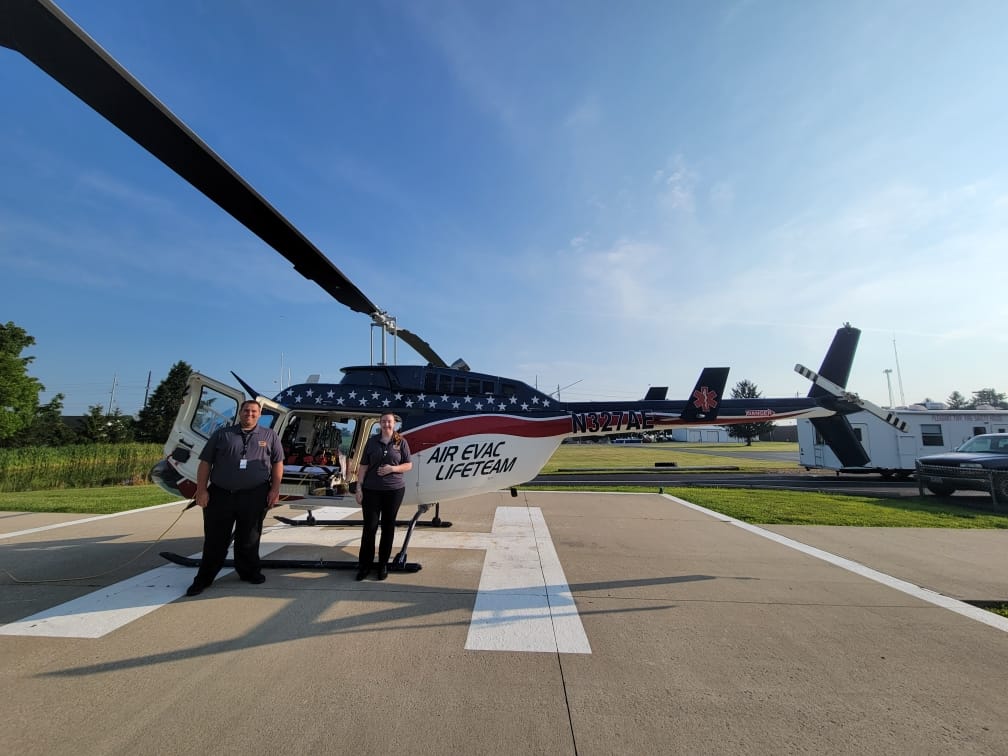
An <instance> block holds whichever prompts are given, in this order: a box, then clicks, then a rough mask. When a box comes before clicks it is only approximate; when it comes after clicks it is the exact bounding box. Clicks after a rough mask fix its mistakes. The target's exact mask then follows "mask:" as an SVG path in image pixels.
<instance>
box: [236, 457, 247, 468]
mask: <svg viewBox="0 0 1008 756" xmlns="http://www.w3.org/2000/svg"><path fill="white" fill-rule="evenodd" d="M246 467H248V460H247V459H242V460H239V461H238V469H239V470H244V469H245V468H246Z"/></svg>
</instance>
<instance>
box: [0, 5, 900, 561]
mask: <svg viewBox="0 0 1008 756" xmlns="http://www.w3.org/2000/svg"><path fill="white" fill-rule="evenodd" d="M0 21H2V23H0V45H3V46H5V47H8V48H11V49H13V50H15V51H18V52H20V53H21V54H23V55H24V56H25V57H27V58H28V59H29V60H31V61H32V62H33V63H35V64H36V65H37V66H38V67H39V68H41V69H42V70H43V71H45V72H46V73H48V74H49V75H50V76H51V77H53V78H54V79H55V80H56V81H58V82H59V83H60V84H62V85H63V86H64V87H66V88H67V89H69V90H70V91H71V92H73V93H74V94H75V95H77V96H78V97H79V98H80V99H81V100H82V101H84V102H85V103H86V104H87V105H89V106H90V107H91V108H93V109H94V110H95V111H97V112H98V113H99V114H101V115H102V116H103V117H105V118H106V119H107V120H108V121H109V122H111V123H112V124H113V125H114V126H116V127H117V128H119V129H120V130H121V131H123V132H124V133H125V134H126V135H128V136H129V137H130V138H132V139H133V140H134V141H136V142H137V143H138V144H140V145H141V146H142V147H144V148H145V149H146V150H148V151H149V152H150V153H151V154H152V155H154V156H155V157H156V158H158V159H159V160H161V161H162V162H163V163H164V164H165V165H167V166H168V167H169V168H171V169H172V170H174V171H175V172H176V173H177V174H178V175H179V176H181V177H182V178H183V179H185V180H186V181H188V182H189V183H190V184H191V185H192V186H193V187H195V188H196V189H198V190H199V191H201V192H202V193H203V194H204V195H206V196H207V197H208V198H209V199H211V200H212V201H213V202H215V203H216V204H217V205H218V206H220V207H221V208H222V209H223V210H224V211H225V212H227V213H228V214H229V215H231V216H232V217H234V218H235V219H236V220H237V221H238V222H240V223H241V224H242V225H244V226H245V227H246V228H248V229H249V230H250V231H252V232H253V233H254V234H256V235H257V236H258V237H260V238H261V239H262V240H263V241H264V242H266V243H267V244H268V245H269V246H270V247H272V248H273V249H274V250H275V251H277V252H278V253H279V254H280V255H282V256H283V257H284V258H286V259H287V260H288V261H289V262H290V263H291V264H292V265H293V266H294V269H295V270H296V271H297V272H298V273H300V274H301V275H302V276H304V277H305V278H307V279H309V280H311V281H313V282H314V283H316V284H317V285H318V286H320V287H321V288H322V289H323V290H324V291H326V292H327V293H329V294H330V295H331V296H332V297H333V298H334V299H336V301H338V302H339V303H341V304H343V305H344V306H346V307H348V308H350V309H351V310H353V311H355V312H359V313H362V314H364V315H366V316H368V317H369V318H370V319H371V322H372V326H371V327H372V328H376V327H377V328H378V329H380V332H381V355H380V360H379V361H378V362H377V363H373V364H370V365H359V366H351V367H345V368H343V373H344V376H343V378H342V380H341V381H339V382H338V383H322V382H319V381H318V379H317V377H313V378H312V379H309V380H308V381H306V382H305V383H301V384H297V385H291V386H288V387H286V388H285V389H283V390H282V391H281V392H280V393H277V394H275V395H274V396H272V397H266V396H263V395H261V394H260V393H259V392H257V391H256V390H255V389H253V388H252V387H251V386H249V385H248V384H246V383H245V382H244V381H242V380H241V379H240V378H238V376H237V375H235V378H236V380H237V381H238V382H239V384H241V389H237V388H233V387H231V386H229V385H227V384H225V383H222V382H220V381H217V380H215V379H212V378H210V377H208V376H204V375H202V374H199V373H195V374H193V375H192V377H191V378H190V380H189V383H188V385H187V388H186V391H185V394H184V397H183V400H182V405H181V407H180V410H179V413H178V416H177V418H176V421H175V425H174V427H173V429H172V432H171V434H170V436H169V438H168V440H167V441H166V444H165V452H164V453H165V457H164V459H163V460H162V461H161V462H159V463H158V464H157V465H156V466H155V468H154V470H153V471H152V478H153V480H154V481H155V482H157V483H158V485H160V486H161V487H162V488H164V489H165V490H167V491H170V492H172V493H175V494H178V495H180V496H182V497H183V498H192V497H193V496H194V494H195V488H196V484H195V480H196V468H197V465H198V459H199V453H200V451H201V449H202V447H203V445H204V444H205V443H206V441H207V440H208V438H209V436H210V434H211V433H212V432H213V431H214V430H216V429H217V428H219V427H221V426H222V425H226V424H232V423H234V422H235V419H236V418H237V415H238V408H239V406H240V404H241V402H242V401H243V400H244V399H245V398H246V394H247V395H248V397H249V398H254V399H256V400H257V401H258V402H259V403H260V405H261V406H262V408H263V411H262V417H261V420H260V422H261V423H264V424H268V425H270V426H271V427H273V428H274V429H275V430H276V431H277V432H278V433H279V434H280V436H281V439H282V440H283V442H284V446H285V453H286V454H287V459H286V464H285V472H284V478H283V482H282V485H281V500H283V501H285V502H287V503H289V504H290V505H291V506H294V507H299V508H303V509H306V510H307V512H308V514H307V517H306V518H305V519H304V520H293V519H285V518H280V519H281V520H282V521H284V522H286V523H287V524H291V525H321V524H334V523H332V522H330V521H326V520H320V519H316V518H315V517H314V515H313V511H314V510H317V509H319V508H323V507H327V506H332V505H334V504H339V503H341V502H342V501H344V498H345V497H346V496H347V494H348V493H350V492H352V491H353V490H354V487H355V486H356V478H355V475H356V469H357V466H358V464H359V462H360V456H361V454H362V452H363V448H364V444H365V442H366V440H367V438H368V437H369V436H370V434H372V433H373V432H375V430H376V429H377V424H378V421H379V418H380V416H381V415H382V414H383V413H386V412H392V413H394V414H395V415H396V417H397V419H398V421H399V422H400V429H399V430H400V432H401V433H402V435H403V436H404V437H405V438H406V439H407V442H408V443H409V447H410V450H411V453H412V456H413V461H414V464H413V469H412V470H411V471H410V472H409V473H406V476H405V477H406V495H405V498H404V501H403V503H404V504H405V505H407V506H415V507H416V513H415V514H414V515H413V517H412V519H411V520H410V521H409V522H408V530H407V532H406V536H405V542H404V544H403V546H402V550H401V551H400V552H399V554H398V555H397V556H396V557H395V559H394V561H393V564H392V568H393V569H411V568H418V566H417V565H412V566H411V565H410V564H409V563H407V561H406V547H407V545H408V543H409V539H410V536H411V535H412V533H413V529H414V527H415V526H416V525H417V524H418V523H419V522H420V520H419V518H420V516H421V515H423V514H425V513H426V512H428V511H429V509H430V508H431V507H434V516H433V519H432V520H431V521H430V522H429V523H427V524H429V525H432V526H435V527H437V526H440V527H447V526H449V525H450V524H451V523H449V522H445V521H443V520H441V518H440V504H441V503H442V502H445V501H450V500H455V499H463V498H466V497H470V496H474V495H477V494H481V493H486V492H490V491H500V490H505V489H509V488H510V489H511V491H512V494H513V495H516V491H515V489H514V487H515V486H517V485H519V484H522V483H525V482H527V481H529V480H531V479H532V478H534V477H535V476H536V475H537V474H538V472H539V471H540V470H541V469H542V467H543V466H544V465H545V464H546V462H547V461H548V460H549V458H550V456H551V455H552V454H553V453H554V451H556V449H557V447H558V446H559V445H560V444H561V443H562V442H563V441H564V440H566V439H569V438H575V439H577V438H591V437H602V436H608V435H611V434H618V433H631V432H633V433H645V432H652V431H654V432H658V431H660V430H662V429H667V428H671V427H675V426H681V425H709V424H712V423H715V422H716V423H717V424H719V425H734V424H742V423H754V422H777V421H782V420H794V419H797V418H810V419H811V421H812V423H813V425H815V427H816V429H817V430H818V431H819V433H820V434H821V435H822V436H823V438H824V440H825V441H826V443H827V444H828V445H829V446H830V447H831V448H832V449H833V451H834V452H835V453H836V455H837V457H838V458H839V459H840V460H841V461H842V463H843V464H844V465H847V466H858V465H863V464H865V463H866V462H867V461H868V456H867V454H866V453H865V450H864V448H863V447H862V446H861V444H860V442H859V440H858V439H857V437H856V435H855V433H854V431H853V429H852V428H851V425H850V423H849V422H848V421H847V418H846V416H847V415H849V414H852V413H854V412H858V411H862V410H864V411H868V412H871V413H872V414H875V415H877V416H879V417H881V418H883V419H884V420H886V422H889V423H891V424H893V425H896V426H897V427H899V425H900V423H901V421H900V420H899V418H898V417H896V416H895V415H893V414H892V413H891V412H888V411H887V410H884V409H882V408H880V407H877V406H876V405H874V404H872V403H870V402H867V401H866V400H862V399H860V398H859V397H858V396H857V395H856V394H853V393H850V392H848V391H847V390H846V383H847V379H848V376H849V373H850V369H851V365H852V363H853V359H854V353H855V351H856V348H857V342H858V338H859V335H860V331H859V330H858V329H856V328H853V327H852V326H850V325H849V324H845V325H844V326H843V327H841V328H840V329H839V330H838V331H837V332H836V335H835V336H834V339H833V342H832V344H831V346H830V348H829V350H828V352H827V354H826V357H825V359H824V360H823V363H822V366H821V367H820V369H819V371H818V372H815V371H812V370H809V369H808V368H804V367H803V366H801V365H797V366H796V367H795V369H796V371H798V372H799V373H800V374H802V375H803V376H805V377H806V378H808V379H809V380H811V381H812V384H813V385H812V388H811V390H810V392H809V394H808V396H806V397H794V398H778V399H773V398H768V399H764V398H756V399H725V398H724V396H723V395H724V388H725V384H726V381H727V376H728V372H729V371H728V368H724V367H719V368H705V369H704V370H703V372H702V373H701V375H700V377H699V379H698V381H697V383H696V385H695V386H694V389H693V391H692V393H690V394H689V395H688V396H687V397H685V398H684V399H678V400H669V399H668V398H667V389H666V388H660V387H658V388H655V387H653V388H652V389H651V390H649V391H648V392H647V394H646V395H645V396H644V397H643V398H642V399H640V400H637V401H611V402H608V401H592V402H562V401H560V400H559V399H558V398H555V397H553V396H552V395H549V394H546V393H543V392H541V391H539V390H538V389H537V388H534V387H532V386H530V385H528V384H527V383H525V382H523V381H520V380H514V379H510V378H506V377H503V376H498V375H489V374H483V373H478V372H474V371H472V370H471V369H470V368H469V366H468V365H467V364H466V363H465V362H464V361H463V360H457V361H456V362H454V363H452V364H451V365H449V364H448V363H447V362H445V360H443V359H442V358H441V357H440V356H439V355H438V354H437V353H436V352H435V351H434V349H433V348H432V347H431V346H430V344H429V343H428V342H426V341H425V340H423V339H422V338H420V337H419V336H417V335H416V334H414V333H412V332H411V331H409V330H406V329H403V328H399V327H398V324H397V322H396V318H395V317H394V316H391V315H389V313H387V312H386V311H385V310H382V309H381V308H380V307H379V306H377V305H376V304H375V303H374V302H372V301H371V300H370V299H369V298H368V297H367V296H366V295H365V294H364V293H363V292H362V291H361V290H360V289H359V288H358V287H357V286H356V285H355V284H354V283H353V282H352V281H350V280H349V279H348V278H347V277H346V276H345V275H344V274H343V273H342V272H341V271H340V270H339V268H337V267H336V265H334V264H333V263H332V262H331V261H330V260H329V259H328V258H327V257H326V256H325V255H324V254H323V253H322V252H321V251H320V250H319V249H318V248H317V247H316V246H315V245H314V244H313V243H312V242H311V241H309V240H308V239H307V238H306V237H305V236H304V235H303V234H302V233H301V232H300V231H299V230H298V229H296V228H295V227H294V226H293V225H292V224H291V222H290V221H289V220H287V219H286V218H285V217H284V216H283V215H281V214H280V213H279V212H278V211H277V210H276V209H275V208H274V207H273V206H272V205H270V203H269V202H268V201H267V200H266V199H264V198H263V197H262V195H260V194H259V193H258V192H257V191H256V190H255V189H254V188H253V187H252V186H250V185H249V184H248V183H247V182H246V181H245V179H243V178H242V177H241V176H240V175H238V173H237V172H236V171H234V169H232V168H231V167H230V166H229V165H228V164H227V163H226V162H225V161H224V160H223V159H222V158H220V157H219V156H218V155H217V154H216V153H215V152H213V150H212V149H211V148H210V147H209V146H207V145H206V144H205V143H204V142H203V141H202V140H201V139H200V138H199V137H198V136H197V135H196V134H195V133H194V132H193V131H191V130H190V129H189V128H188V127H187V126H185V125H184V124H183V123H182V121H181V120H180V119H179V118H178V117H176V116H175V115H174V114H173V113H172V112H171V111H170V110H169V109H168V108H167V106H165V105H164V104H163V103H162V102H161V101H159V100H158V99H157V98H156V97H155V96H154V95H153V94H152V93H151V92H150V91H149V90H147V89H146V88H144V87H143V86H142V85H141V84H140V83H139V82H138V81H137V80H136V79H135V78H134V77H133V76H131V75H130V74H129V72H128V71H127V70H126V69H125V68H123V67H122V66H121V65H120V64H119V63H117V62H116V61H115V60H114V59H113V58H112V57H111V56H110V55H109V54H108V53H107V52H105V51H104V50H103V49H102V48H101V47H100V46H99V45H98V44H97V43H96V42H95V41H94V40H92V39H91V38H90V37H89V36H88V35H87V34H86V33H85V32H84V31H83V30H82V29H81V28H80V27H79V26H77V25H76V24H75V23H74V22H73V21H72V20H71V19H70V18H69V17H68V16H67V15H66V14H64V13H63V12H62V11H61V10H60V9H59V8H58V7H57V6H56V5H55V4H53V3H52V2H50V0H7V2H5V3H4V5H3V8H2V10H0ZM387 336H391V337H392V341H393V347H394V345H395V343H396V340H402V341H403V342H404V343H405V344H407V345H409V346H410V347H412V348H413V349H414V350H415V351H416V352H417V354H419V355H420V356H421V357H423V358H424V359H426V360H427V363H426V364H425V365H413V366H407V365H398V364H389V362H388V354H387V343H386V337H387ZM338 522H339V524H341V525H347V524H352V523H351V522H350V521H347V520H340V521H338ZM165 556H166V557H168V558H170V559H174V560H175V561H180V560H181V558H179V557H177V555H168V554H165ZM312 564H313V565H314V564H317V563H316V562H312ZM350 564H355V563H350ZM324 566H327V565H324ZM333 566H337V565H333Z"/></svg>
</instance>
